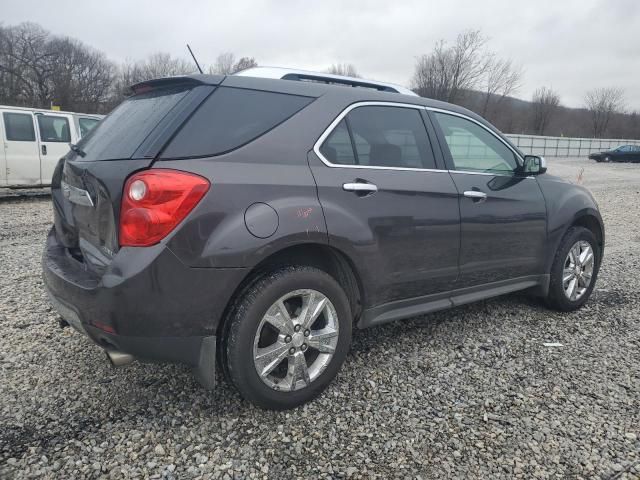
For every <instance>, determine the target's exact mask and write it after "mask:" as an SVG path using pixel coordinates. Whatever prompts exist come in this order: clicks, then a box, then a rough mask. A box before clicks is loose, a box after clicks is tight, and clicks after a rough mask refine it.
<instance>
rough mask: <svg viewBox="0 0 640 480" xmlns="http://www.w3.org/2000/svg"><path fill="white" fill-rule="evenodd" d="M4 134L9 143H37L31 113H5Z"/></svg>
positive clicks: (3, 114) (3, 115)
mask: <svg viewBox="0 0 640 480" xmlns="http://www.w3.org/2000/svg"><path fill="white" fill-rule="evenodd" d="M2 117H3V119H4V132H5V135H6V138H7V141H9V142H35V141H36V132H35V130H34V128H33V117H32V116H31V114H30V113H9V112H3V113H2Z"/></svg>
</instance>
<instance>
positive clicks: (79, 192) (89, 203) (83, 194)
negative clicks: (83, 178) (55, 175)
mask: <svg viewBox="0 0 640 480" xmlns="http://www.w3.org/2000/svg"><path fill="white" fill-rule="evenodd" d="M60 186H61V188H62V194H63V195H64V198H66V199H67V200H69V201H70V202H71V203H75V204H77V205H84V206H85V207H93V206H94V205H93V200H92V199H91V195H89V192H87V191H86V190H83V189H81V188H78V187H74V186H73V185H69V184H68V183H66V182H60Z"/></svg>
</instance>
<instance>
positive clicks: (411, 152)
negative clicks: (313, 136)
mask: <svg viewBox="0 0 640 480" xmlns="http://www.w3.org/2000/svg"><path fill="white" fill-rule="evenodd" d="M345 121H346V124H345V126H344V127H341V126H342V124H343V123H345ZM349 130H350V131H349ZM343 131H344V132H347V133H342V132H343ZM349 133H350V134H351V137H350V139H352V142H349V143H350V144H347V142H346V141H344V140H342V137H343V136H345V135H346V137H347V138H349ZM338 145H341V146H342V149H341V150H340V151H341V152H342V153H341V155H340V156H337V158H338V161H337V162H333V161H331V154H332V153H333V149H336V150H338ZM353 148H355V155H354V151H353ZM348 150H351V156H350V155H349V154H348V153H347V151H348ZM320 153H322V155H323V156H324V157H325V158H326V159H327V160H328V161H329V162H331V163H338V164H340V163H342V164H345V163H354V162H355V163H356V164H358V165H362V166H371V167H390V168H415V169H435V168H436V163H435V158H434V154H433V150H432V148H431V142H430V141H429V136H428V134H427V130H426V127H425V125H424V122H423V121H422V116H421V115H420V111H419V110H418V109H416V108H406V107H393V106H364V107H358V108H355V109H354V110H352V111H351V112H349V113H348V114H347V116H346V120H343V121H342V122H340V124H338V126H337V127H336V128H335V129H334V130H333V131H332V132H331V135H329V137H327V140H326V141H325V142H324V143H323V144H322V146H321V147H320ZM352 158H353V161H351V159H352Z"/></svg>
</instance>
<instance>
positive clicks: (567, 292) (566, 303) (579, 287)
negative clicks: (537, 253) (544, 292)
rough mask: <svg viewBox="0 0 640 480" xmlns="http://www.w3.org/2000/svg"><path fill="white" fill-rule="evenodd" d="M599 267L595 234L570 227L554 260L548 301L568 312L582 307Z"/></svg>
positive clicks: (553, 306) (552, 305) (583, 229)
mask: <svg viewBox="0 0 640 480" xmlns="http://www.w3.org/2000/svg"><path fill="white" fill-rule="evenodd" d="M599 267H600V247H599V245H598V242H597V240H596V237H595V236H594V235H593V233H592V232H591V231H590V230H588V229H586V228H583V227H572V228H570V229H569V230H568V231H567V233H566V234H565V236H564V238H563V239H562V241H561V242H560V247H559V248H558V250H557V252H556V256H555V258H554V260H553V265H552V267H551V281H550V284H549V295H548V296H547V304H548V305H549V306H550V307H552V308H555V309H557V310H561V311H565V312H568V311H571V310H576V309H578V308H580V307H581V306H582V305H584V304H585V303H586V301H587V300H588V299H589V296H590V295H591V292H592V291H593V287H594V286H595V283H596V278H597V276H598V269H599Z"/></svg>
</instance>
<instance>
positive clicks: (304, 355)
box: [222, 266, 352, 410]
mask: <svg viewBox="0 0 640 480" xmlns="http://www.w3.org/2000/svg"><path fill="white" fill-rule="evenodd" d="M228 320H229V322H230V323H229V327H228V329H227V336H226V339H225V340H226V341H225V342H223V343H222V344H223V345H224V349H225V351H224V352H222V354H223V355H224V356H225V357H226V367H227V371H228V374H229V378H230V379H231V381H232V382H233V384H234V385H235V386H236V388H237V389H238V391H239V392H240V395H241V396H242V397H243V398H244V399H246V400H249V401H250V402H252V403H254V404H255V405H258V406H260V407H262V408H266V409H272V410H284V409H288V408H293V407H296V406H298V405H301V404H303V403H305V402H308V401H309V400H312V399H313V398H315V397H317V396H318V395H319V394H320V393H321V392H322V391H323V390H324V389H325V388H326V387H327V385H328V384H329V383H330V382H331V380H333V378H334V377H335V376H336V375H337V373H338V370H339V369H340V367H341V366H342V363H343V362H344V359H345V357H346V355H347V352H348V351H349V346H350V343H351V324H352V315H351V309H350V306H349V299H348V298H347V295H346V294H345V292H344V290H343V289H342V287H341V286H340V284H338V282H337V281H336V280H335V279H334V278H333V277H331V276H330V275H329V274H327V273H326V272H324V271H322V270H319V269H317V268H312V267H306V266H290V267H282V268H279V269H278V270H275V271H273V272H270V273H267V274H266V275H264V276H262V277H261V278H259V279H258V280H257V281H256V282H255V283H253V284H252V285H250V286H249V287H248V288H247V290H245V291H244V292H243V294H242V295H241V297H240V298H239V299H238V300H237V302H236V304H235V306H234V308H232V310H231V313H230V317H229V319H228Z"/></svg>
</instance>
